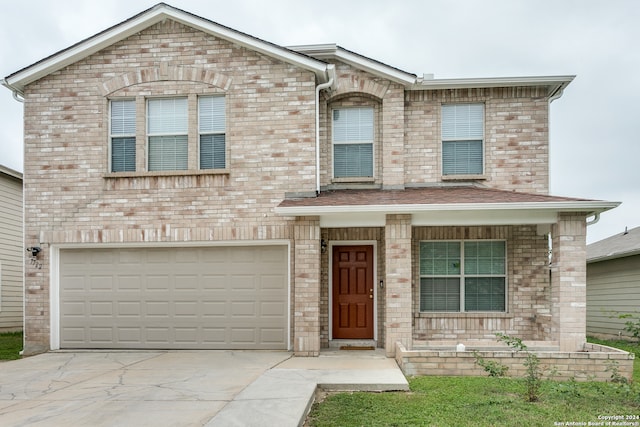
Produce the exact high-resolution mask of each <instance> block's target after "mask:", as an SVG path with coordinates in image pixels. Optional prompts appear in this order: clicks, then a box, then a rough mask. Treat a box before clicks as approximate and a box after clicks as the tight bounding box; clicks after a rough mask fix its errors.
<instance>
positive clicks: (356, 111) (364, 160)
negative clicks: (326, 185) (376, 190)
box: [333, 107, 374, 178]
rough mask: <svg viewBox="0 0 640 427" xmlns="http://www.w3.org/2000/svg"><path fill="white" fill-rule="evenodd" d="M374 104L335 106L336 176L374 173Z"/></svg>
mask: <svg viewBox="0 0 640 427" xmlns="http://www.w3.org/2000/svg"><path fill="white" fill-rule="evenodd" d="M373 126H374V123H373V108H370V107H363V108H344V109H337V110H333V176H334V177H336V178H347V177H372V176H373V136H374V131H373V130H374V127H373Z"/></svg>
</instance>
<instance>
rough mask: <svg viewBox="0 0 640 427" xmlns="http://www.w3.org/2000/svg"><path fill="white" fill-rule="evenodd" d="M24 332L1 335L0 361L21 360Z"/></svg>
mask: <svg viewBox="0 0 640 427" xmlns="http://www.w3.org/2000/svg"><path fill="white" fill-rule="evenodd" d="M21 350H22V332H5V333H0V360H14V359H20V351H21Z"/></svg>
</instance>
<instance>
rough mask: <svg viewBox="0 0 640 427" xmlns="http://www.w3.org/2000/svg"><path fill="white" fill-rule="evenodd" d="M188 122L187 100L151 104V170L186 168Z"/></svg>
mask: <svg viewBox="0 0 640 427" xmlns="http://www.w3.org/2000/svg"><path fill="white" fill-rule="evenodd" d="M187 122H188V121H187V98H161V99H150V100H149V101H148V104H147V130H148V135H149V170H150V171H161V170H185V169H187V166H188V161H187Z"/></svg>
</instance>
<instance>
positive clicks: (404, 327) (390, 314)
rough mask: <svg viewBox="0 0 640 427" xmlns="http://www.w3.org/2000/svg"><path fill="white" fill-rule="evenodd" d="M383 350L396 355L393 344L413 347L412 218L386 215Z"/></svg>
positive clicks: (409, 216)
mask: <svg viewBox="0 0 640 427" xmlns="http://www.w3.org/2000/svg"><path fill="white" fill-rule="evenodd" d="M384 231H385V253H386V260H385V270H386V273H385V283H384V286H385V292H386V301H387V307H386V310H385V320H384V327H385V335H386V337H385V349H386V353H387V356H389V357H392V356H394V355H395V346H396V342H397V341H400V342H401V343H402V344H403V345H404V346H405V347H406V348H408V349H410V348H411V347H412V343H413V340H412V336H411V215H387V221H386V224H385V230H384Z"/></svg>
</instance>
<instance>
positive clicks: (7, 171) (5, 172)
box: [0, 165, 22, 181]
mask: <svg viewBox="0 0 640 427" xmlns="http://www.w3.org/2000/svg"><path fill="white" fill-rule="evenodd" d="M0 174H2V175H6V176H8V177H11V178H15V179H17V180H20V181H22V173H20V172H18V171H16V170H13V169H11V168H8V167H6V166H2V165H0Z"/></svg>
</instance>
